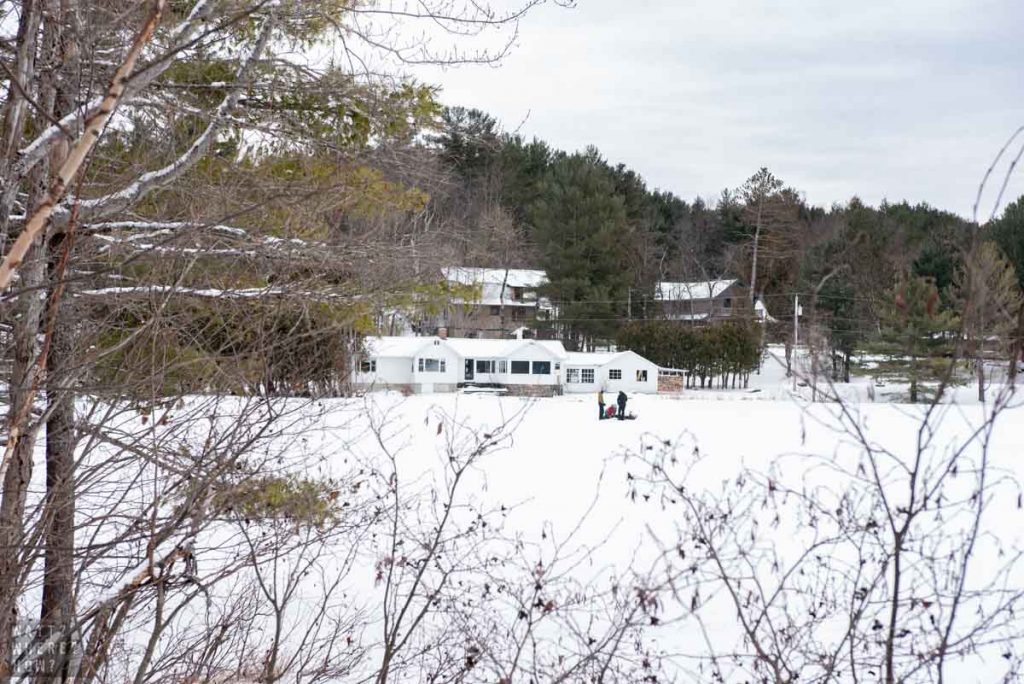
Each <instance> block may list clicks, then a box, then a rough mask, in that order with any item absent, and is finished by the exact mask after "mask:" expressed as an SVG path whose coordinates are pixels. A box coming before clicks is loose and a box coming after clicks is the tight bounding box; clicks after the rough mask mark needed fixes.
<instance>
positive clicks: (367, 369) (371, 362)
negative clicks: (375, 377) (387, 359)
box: [359, 359, 377, 373]
mask: <svg viewBox="0 0 1024 684" xmlns="http://www.w3.org/2000/svg"><path fill="white" fill-rule="evenodd" d="M359 372H360V373H376V372H377V359H363V360H362V361H360V362H359Z"/></svg>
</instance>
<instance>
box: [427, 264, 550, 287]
mask: <svg viewBox="0 0 1024 684" xmlns="http://www.w3.org/2000/svg"><path fill="white" fill-rule="evenodd" d="M441 272H442V273H443V274H444V277H445V280H447V281H448V282H451V283H459V284H460V285H485V284H488V285H499V286H500V285H501V284H502V283H505V285H507V286H508V287H530V288H537V287H540V286H541V285H544V284H546V283H547V282H548V276H547V273H545V272H544V271H537V270H532V269H526V268H509V269H504V268H472V267H467V266H452V267H449V268H442V269H441Z"/></svg>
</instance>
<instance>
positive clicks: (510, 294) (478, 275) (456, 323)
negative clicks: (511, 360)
mask: <svg viewBox="0 0 1024 684" xmlns="http://www.w3.org/2000/svg"><path fill="white" fill-rule="evenodd" d="M441 272H442V275H443V277H444V279H445V282H447V283H448V284H449V285H452V286H462V287H461V288H459V290H461V291H462V292H463V294H462V295H460V296H458V297H455V298H453V299H452V300H451V301H450V302H449V306H448V310H447V311H446V312H445V315H444V317H443V319H442V320H440V321H438V325H439V327H446V328H449V329H451V330H458V331H460V332H461V334H464V335H466V336H469V337H489V338H499V339H500V338H508V337H509V336H510V335H511V334H513V331H515V330H517V329H518V330H523V329H526V330H529V329H532V328H534V327H535V326H536V323H537V320H538V319H543V318H547V317H549V316H550V315H551V313H552V307H551V304H550V302H549V301H548V300H547V299H545V298H544V297H541V296H539V295H538V290H539V289H540V288H542V287H543V286H544V285H545V284H546V283H547V282H548V280H547V276H546V275H545V273H544V271H537V270H533V269H522V268H471V267H465V266H455V267H450V268H443V269H441ZM467 288H468V289H469V290H471V291H472V292H474V294H473V296H471V297H468V298H466V296H465V294H464V292H465V290H466V289H467ZM520 336H521V335H520ZM453 339H454V338H453Z"/></svg>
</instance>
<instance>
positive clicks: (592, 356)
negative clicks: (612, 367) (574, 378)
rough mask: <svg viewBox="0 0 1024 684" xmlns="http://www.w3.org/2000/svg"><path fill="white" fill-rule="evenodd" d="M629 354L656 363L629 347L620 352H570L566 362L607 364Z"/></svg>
mask: <svg viewBox="0 0 1024 684" xmlns="http://www.w3.org/2000/svg"><path fill="white" fill-rule="evenodd" d="M627 354H631V355H633V356H636V357H638V358H640V359H642V360H644V361H647V363H651V365H654V364H653V362H651V361H648V360H647V359H646V358H644V357H643V356H640V355H639V354H637V353H636V352H635V351H631V350H628V349H627V350H625V351H620V352H569V359H568V360H567V361H566V362H565V364H566V365H567V366H605V365H607V364H609V363H611V362H612V361H615V360H616V359H618V358H620V357H622V356H625V355H627Z"/></svg>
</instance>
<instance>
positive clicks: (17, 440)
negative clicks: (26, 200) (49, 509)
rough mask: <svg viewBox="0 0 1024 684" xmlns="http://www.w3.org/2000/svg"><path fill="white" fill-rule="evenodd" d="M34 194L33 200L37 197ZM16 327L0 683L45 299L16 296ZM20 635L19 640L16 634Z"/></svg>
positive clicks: (32, 256)
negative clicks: (38, 341) (40, 325)
mask: <svg viewBox="0 0 1024 684" xmlns="http://www.w3.org/2000/svg"><path fill="white" fill-rule="evenodd" d="M39 196H41V194H37V196H36V197H35V198H34V199H38V197H39ZM39 251H40V250H39V247H38V246H36V247H33V248H32V249H31V251H30V252H29V259H28V261H27V262H26V263H25V265H24V267H23V268H22V271H21V275H22V282H21V285H22V286H23V287H25V288H33V287H36V288H40V290H39V292H38V294H40V295H41V294H42V290H41V288H42V287H43V285H44V273H45V268H44V266H43V262H42V259H41V258H40V256H39ZM18 311H19V315H18V316H17V319H16V320H17V325H16V326H15V331H14V364H13V367H12V370H11V386H10V408H9V412H8V416H7V439H8V444H7V445H6V447H5V453H4V458H9V459H10V460H9V461H8V464H7V472H6V474H5V477H4V481H3V494H2V499H0V549H2V550H3V551H2V553H0V681H6V677H8V676H9V675H10V673H11V658H12V656H13V655H14V643H13V640H14V635H15V629H16V622H17V618H18V615H17V600H18V595H19V593H20V591H21V582H22V580H23V573H24V570H25V568H24V567H23V566H22V563H21V561H22V550H23V548H22V547H23V537H24V531H25V499H26V496H27V494H28V485H29V481H30V480H31V479H32V456H33V451H34V446H35V435H36V431H37V429H38V425H37V424H36V423H35V422H34V421H33V417H32V403H33V402H32V399H33V396H34V394H35V388H36V387H37V383H38V382H39V373H40V372H41V369H40V368H39V366H38V365H37V363H36V361H37V352H38V344H37V339H38V333H39V322H40V319H41V317H42V312H43V299H42V297H41V296H34V295H33V294H28V295H24V296H21V297H19V298H18ZM19 636H23V635H21V634H19Z"/></svg>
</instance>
